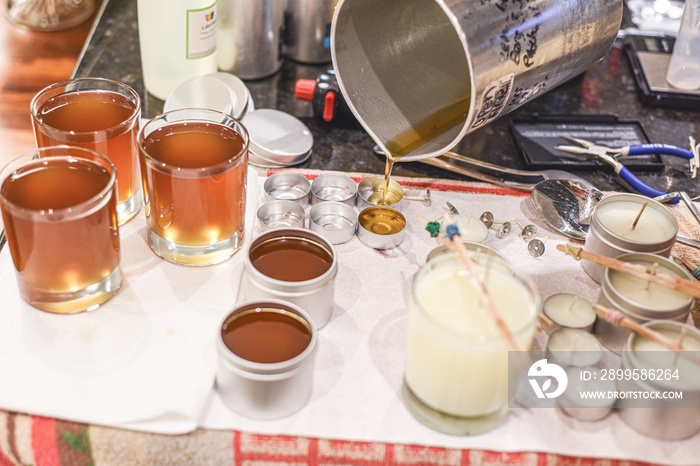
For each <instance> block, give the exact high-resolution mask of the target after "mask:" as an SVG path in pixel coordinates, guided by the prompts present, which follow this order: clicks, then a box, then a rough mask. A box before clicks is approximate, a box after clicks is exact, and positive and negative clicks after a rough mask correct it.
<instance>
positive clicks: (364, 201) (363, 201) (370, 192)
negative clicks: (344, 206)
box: [357, 175, 403, 210]
mask: <svg viewBox="0 0 700 466" xmlns="http://www.w3.org/2000/svg"><path fill="white" fill-rule="evenodd" d="M384 185H385V180H384V177H383V176H381V175H378V176H368V177H367V178H365V179H364V180H362V181H360V184H359V185H357V207H359V208H360V209H364V208H366V207H370V206H374V205H388V206H391V207H393V208H395V209H399V210H401V200H402V199H403V188H402V187H401V185H400V184H399V183H398V182H397V181H396V180H392V179H390V180H389V189H388V191H389V192H388V193H387V195H386V202H385V200H384Z"/></svg>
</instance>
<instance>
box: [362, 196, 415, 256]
mask: <svg viewBox="0 0 700 466" xmlns="http://www.w3.org/2000/svg"><path fill="white" fill-rule="evenodd" d="M358 224H359V226H358V227H357V237H358V238H359V239H360V241H362V242H363V243H364V244H365V245H366V246H369V247H370V248H374V249H391V248H395V247H396V246H398V245H399V244H401V242H402V241H403V239H404V236H405V234H406V217H404V216H403V214H402V213H401V212H399V211H398V210H396V209H394V208H393V207H387V206H372V207H367V208H366V209H364V210H363V211H362V212H360V215H358Z"/></svg>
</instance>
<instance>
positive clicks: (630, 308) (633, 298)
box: [593, 253, 693, 352]
mask: <svg viewBox="0 0 700 466" xmlns="http://www.w3.org/2000/svg"><path fill="white" fill-rule="evenodd" d="M617 259H618V260H621V261H625V262H628V263H631V264H636V265H642V266H644V267H647V268H652V267H653V266H654V264H658V265H657V270H658V271H659V272H664V273H667V274H670V275H675V276H677V277H679V278H683V279H685V280H692V278H691V276H690V274H689V273H688V272H687V271H686V270H685V269H684V268H682V267H681V266H679V265H678V264H676V263H675V262H673V261H672V260H670V259H666V258H665V257H661V256H657V255H654V254H644V253H639V254H623V255H620V256H618V257H617ZM597 304H600V305H602V306H605V307H609V308H612V309H617V310H619V311H620V312H622V313H623V314H624V315H625V316H627V317H629V318H630V319H632V320H634V321H635V322H637V323H640V324H642V323H645V322H649V321H651V320H659V319H664V320H673V321H678V322H685V321H686V320H687V318H688V313H689V312H690V308H691V307H692V305H693V298H692V296H689V295H686V294H684V293H681V292H679V291H675V290H672V289H670V288H666V287H664V286H661V285H658V284H656V283H649V282H647V281H646V280H644V279H641V278H637V277H634V276H632V275H629V274H626V273H624V272H620V271H617V270H613V269H610V268H608V269H606V270H605V275H604V277H603V281H602V283H601V286H600V294H599V296H598V301H597ZM593 333H595V334H596V336H597V337H598V339H599V340H600V341H601V343H603V344H604V345H605V346H606V347H608V349H610V350H612V351H616V352H617V351H621V350H622V349H623V347H624V345H625V343H626V342H627V339H628V338H629V335H630V333H631V331H630V330H629V329H627V328H625V327H622V326H619V325H613V324H611V323H610V322H608V321H607V320H605V319H596V321H595V324H594V325H593Z"/></svg>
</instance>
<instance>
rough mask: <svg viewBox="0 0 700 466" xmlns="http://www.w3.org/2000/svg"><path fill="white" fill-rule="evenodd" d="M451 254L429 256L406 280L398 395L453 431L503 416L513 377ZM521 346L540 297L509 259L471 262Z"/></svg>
mask: <svg viewBox="0 0 700 466" xmlns="http://www.w3.org/2000/svg"><path fill="white" fill-rule="evenodd" d="M455 256H456V253H452V252H450V253H445V254H441V255H438V256H436V257H433V258H432V259H430V260H429V261H428V262H427V263H426V264H425V265H423V267H422V268H421V269H420V270H419V271H418V273H417V274H416V276H415V277H414V279H413V283H412V286H411V300H410V307H409V318H408V342H407V347H406V365H405V372H404V385H403V397H404V401H405V403H406V406H407V408H408V409H409V411H410V412H411V413H412V414H413V415H414V416H415V417H416V418H417V419H418V420H420V421H421V422H423V423H424V424H426V425H427V426H429V427H431V428H433V429H436V430H438V431H441V432H446V433H449V434H454V435H476V434H480V433H483V432H486V431H489V430H491V429H494V428H495V427H497V426H498V425H500V424H501V423H502V422H504V421H505V419H506V417H507V415H508V401H509V399H510V397H511V395H512V394H513V392H514V390H515V385H516V382H517V376H518V374H517V373H516V372H517V370H516V369H515V368H511V366H509V364H508V352H509V346H508V344H507V342H506V340H505V339H504V338H503V337H502V335H501V334H500V332H499V330H498V328H497V326H496V323H495V320H494V318H493V316H492V315H491V313H490V312H489V310H488V309H487V308H486V307H485V306H484V305H483V303H482V301H481V299H480V295H479V294H478V293H477V292H476V291H475V288H474V287H473V286H472V284H471V281H470V278H469V272H468V271H467V269H466V268H465V266H464V264H463V263H462V262H461V261H460V260H458V259H457V260H455V259H456V257H455ZM474 270H475V271H476V273H478V275H479V277H480V279H481V281H482V282H484V283H485V285H486V288H487V290H488V292H489V294H490V295H491V297H492V299H493V301H494V302H495V305H496V308H497V309H498V311H499V313H500V314H501V316H502V317H503V319H504V320H505V322H506V325H507V326H508V327H509V328H510V329H511V331H512V333H513V335H514V337H515V339H516V341H517V342H518V344H519V345H520V347H521V348H522V349H523V350H527V349H529V348H530V345H531V343H532V339H533V337H534V334H535V324H536V322H537V314H538V312H539V310H540V305H541V298H540V295H539V292H538V290H537V287H536V286H535V284H534V283H533V282H532V281H531V280H530V279H529V278H527V277H526V276H524V275H522V274H521V273H519V272H517V271H516V270H514V269H512V268H511V267H510V266H509V265H508V264H505V263H502V262H498V261H493V262H492V263H491V264H483V263H478V264H474Z"/></svg>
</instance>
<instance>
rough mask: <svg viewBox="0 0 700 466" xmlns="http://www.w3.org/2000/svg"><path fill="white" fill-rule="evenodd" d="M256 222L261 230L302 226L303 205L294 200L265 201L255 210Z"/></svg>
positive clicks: (303, 222)
mask: <svg viewBox="0 0 700 466" xmlns="http://www.w3.org/2000/svg"><path fill="white" fill-rule="evenodd" d="M257 217H258V224H259V225H260V226H261V228H262V229H263V230H269V229H270V228H290V227H294V228H304V227H305V225H304V224H305V223H306V213H305V212H304V207H303V206H301V205H300V204H298V203H296V202H294V201H287V200H275V201H270V202H266V203H264V204H263V205H261V206H260V207H258V211H257Z"/></svg>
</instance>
